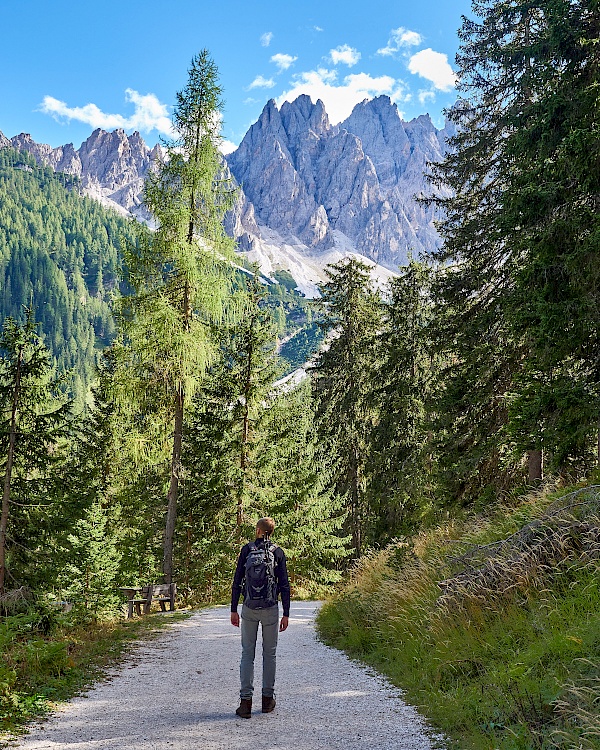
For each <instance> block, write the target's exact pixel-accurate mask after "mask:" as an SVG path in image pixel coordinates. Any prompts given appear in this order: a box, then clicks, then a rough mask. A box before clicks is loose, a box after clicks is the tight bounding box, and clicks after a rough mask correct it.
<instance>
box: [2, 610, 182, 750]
mask: <svg viewBox="0 0 600 750" xmlns="http://www.w3.org/2000/svg"><path fill="white" fill-rule="evenodd" d="M187 616H188V615H187V614H186V613H176V614H170V615H168V616H167V617H166V618H165V616H164V615H163V616H161V617H159V618H156V617H153V616H152V615H149V616H147V617H146V618H144V619H142V620H125V621H121V622H117V621H115V620H110V621H106V622H97V621H94V620H91V619H90V618H89V617H81V616H80V615H78V614H75V613H69V614H62V613H61V612H60V610H59V609H57V608H56V607H54V606H53V605H51V604H47V603H44V602H43V601H38V602H37V603H35V604H31V605H29V607H28V608H27V609H26V610H25V611H24V612H22V613H21V614H19V615H12V616H10V617H6V618H4V619H2V620H0V654H1V656H0V740H2V739H5V738H7V736H8V735H7V734H6V733H7V732H10V731H11V730H15V729H18V728H19V726H20V725H22V724H24V723H25V722H28V721H31V720H32V719H33V718H36V717H39V716H43V715H44V714H46V713H48V711H50V710H51V709H52V707H53V704H54V703H55V702H56V701H64V700H68V699H69V698H71V697H73V696H74V695H77V694H78V693H80V692H81V690H82V689H83V688H85V687H88V686H89V685H90V684H91V683H92V681H94V680H97V679H98V678H99V677H101V676H102V675H103V674H104V673H105V671H106V669H107V668H108V667H110V666H112V665H114V664H115V663H116V662H117V660H119V659H120V658H122V656H123V655H124V654H125V653H127V652H128V651H129V650H130V649H131V647H132V646H133V645H135V644H136V643H138V642H139V639H140V637H144V638H150V637H155V636H156V634H158V633H159V632H160V630H161V629H162V628H164V627H165V626H167V625H168V623H170V622H173V620H176V619H178V618H182V617H187ZM48 623H49V624H48Z"/></svg>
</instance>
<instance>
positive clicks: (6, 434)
mask: <svg viewBox="0 0 600 750" xmlns="http://www.w3.org/2000/svg"><path fill="white" fill-rule="evenodd" d="M0 351H1V352H2V359H1V360H0V408H1V411H2V415H3V416H2V422H1V423H0V429H1V432H0V446H1V449H2V453H1V457H0V465H1V467H2V476H3V492H2V512H1V515H0V594H2V593H4V588H5V585H6V579H7V574H10V571H9V565H8V557H7V553H8V552H9V551H10V550H11V548H15V546H16V545H18V546H19V548H20V549H21V552H20V553H19V554H20V556H21V558H23V551H27V550H28V549H30V544H31V542H32V541H33V540H32V539H28V538H26V537H27V533H26V527H27V526H28V523H29V521H30V520H31V518H30V517H31V514H33V515H34V516H35V517H39V511H38V508H39V507H40V505H42V506H45V507H50V505H51V503H50V502H49V497H48V487H49V485H50V484H51V483H52V481H53V477H52V471H53V470H54V471H56V469H57V464H58V463H59V462H60V461H61V460H62V456H61V454H60V451H58V450H57V446H58V444H59V443H60V441H61V440H63V439H64V438H65V437H66V436H67V434H68V418H69V413H70V409H71V405H70V403H69V402H64V399H62V403H61V401H60V400H59V399H58V389H59V386H60V380H56V379H52V378H51V374H50V373H51V367H50V361H49V354H48V350H47V349H46V347H45V346H44V345H43V343H42V342H41V339H40V336H39V334H38V332H37V324H36V322H35V320H34V317H33V311H32V310H28V311H27V313H26V320H25V323H24V324H23V325H19V324H18V323H16V322H15V321H14V320H13V319H12V318H7V319H6V320H5V321H4V327H3V330H2V335H1V336H0ZM15 498H18V501H16V502H17V503H18V505H17V510H18V516H19V523H16V524H15V522H14V518H13V519H12V521H13V523H12V524H11V505H13V504H14V503H15ZM13 516H14V513H13ZM48 516H49V517H51V514H50V513H49V514H48Z"/></svg>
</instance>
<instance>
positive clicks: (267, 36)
mask: <svg viewBox="0 0 600 750" xmlns="http://www.w3.org/2000/svg"><path fill="white" fill-rule="evenodd" d="M272 39H273V32H272V31H265V33H264V34H262V36H261V37H260V43H261V44H262V46H263V47H268V46H269V44H271V40H272Z"/></svg>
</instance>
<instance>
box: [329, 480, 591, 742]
mask: <svg viewBox="0 0 600 750" xmlns="http://www.w3.org/2000/svg"><path fill="white" fill-rule="evenodd" d="M599 515H600V489H599V488H593V487H591V488H585V489H579V490H577V491H576V492H573V493H567V492H566V491H565V492H563V493H554V494H552V493H546V494H541V495H538V496H535V497H529V498H527V499H525V500H524V501H523V502H521V503H520V504H518V505H517V506H516V507H512V508H507V507H503V508H499V509H497V510H496V511H495V512H493V513H490V512H488V513H487V516H486V518H481V517H479V518H471V519H467V520H463V521H461V522H453V523H448V524H447V525H445V526H444V527H441V528H438V529H435V530H432V531H429V532H427V533H424V534H422V535H420V536H418V537H416V538H415V539H414V540H412V541H411V542H409V543H398V544H395V545H391V546H390V547H388V548H387V549H386V550H384V551H382V552H379V553H377V554H373V555H370V556H367V557H366V558H363V559H362V560H360V561H359V563H358V565H357V567H356V570H355V572H354V575H353V577H352V580H351V581H350V582H349V584H348V585H347V587H346V588H345V590H344V591H342V592H341V593H340V594H339V595H338V596H337V597H336V598H335V599H334V600H333V601H331V602H329V603H328V604H326V605H325V606H324V607H323V609H322V611H321V613H320V616H319V621H318V627H319V629H320V632H321V635H322V637H323V638H324V639H325V640H326V641H327V642H329V643H330V644H332V645H335V646H337V647H339V648H343V649H345V650H346V651H348V652H349V653H350V654H352V655H354V656H357V657H359V658H361V659H362V660H364V661H366V662H367V663H369V664H370V665H372V666H374V667H375V668H376V669H378V670H379V671H381V672H383V673H384V674H386V675H387V676H388V677H389V678H390V679H391V680H392V681H393V682H394V683H395V684H396V685H398V686H400V687H402V688H403V689H404V690H405V693H406V697H407V699H408V700H409V701H410V702H412V703H413V704H415V705H417V706H419V707H420V708H421V710H422V712H423V713H424V714H425V715H426V716H427V717H429V718H430V720H431V721H432V723H434V724H435V725H436V726H437V727H439V728H440V729H442V730H443V731H444V732H445V733H446V735H447V736H448V737H449V738H450V746H451V747H453V748H460V749H461V750H468V749H471V748H472V749H473V750H484V749H485V750H488V749H489V750H492V749H495V748H497V749H498V750H500V749H502V750H525V749H529V748H533V749H536V748H563V747H564V748H581V750H590V749H593V748H596V749H597V748H600V518H599Z"/></svg>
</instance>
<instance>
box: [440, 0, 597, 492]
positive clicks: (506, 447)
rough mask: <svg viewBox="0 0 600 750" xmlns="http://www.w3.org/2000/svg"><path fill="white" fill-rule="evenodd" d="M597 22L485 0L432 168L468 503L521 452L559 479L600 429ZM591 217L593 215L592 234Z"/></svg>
mask: <svg viewBox="0 0 600 750" xmlns="http://www.w3.org/2000/svg"><path fill="white" fill-rule="evenodd" d="M594 7H595V6H594V4H593V3H590V2H588V1H587V0H583V1H582V2H570V0H559V1H558V2H555V1H554V0H543V1H540V2H536V3H533V4H532V3H528V2H524V1H523V0H475V2H474V3H473V9H474V12H475V14H476V16H477V20H475V21H472V20H466V19H465V21H464V23H463V27H462V29H461V31H460V37H461V42H462V45H461V49H460V52H459V55H458V56H457V61H458V64H459V67H460V70H459V89H460V90H461V91H462V92H463V97H462V98H461V99H460V100H459V102H458V103H457V105H456V106H455V107H454V108H453V110H452V111H451V112H450V116H451V118H452V119H453V120H454V122H455V123H456V124H457V125H458V134H457V135H456V137H455V138H454V139H453V143H452V145H453V147H454V148H453V150H452V151H451V152H450V154H449V156H448V157H447V159H446V160H445V162H444V163H443V164H441V165H439V166H436V167H434V169H433V172H434V178H435V181H437V182H440V183H443V184H444V185H446V186H449V187H450V188H451V195H450V197H446V198H437V199H434V200H435V201H436V202H437V203H438V205H440V206H441V207H442V208H443V209H444V213H445V218H444V220H443V221H442V223H441V231H442V235H443V237H444V246H443V248H442V250H441V251H440V252H439V253H438V254H437V255H436V257H437V259H438V260H439V261H441V262H442V263H444V264H446V267H445V269H444V271H443V273H442V274H440V285H439V289H438V297H439V298H440V299H441V302H442V307H441V309H440V312H439V316H440V318H441V319H442V320H443V321H444V322H445V324H446V325H445V327H442V328H441V331H442V334H443V338H444V339H445V340H446V341H448V342H451V345H450V347H449V350H450V351H449V359H448V362H449V367H448V370H447V379H446V382H447V387H446V389H445V394H444V396H443V407H442V410H441V411H442V414H445V415H446V421H445V424H442V425H441V426H442V427H443V428H445V430H446V432H447V435H448V436H449V440H448V441H447V444H446V447H447V451H446V453H447V455H449V456H451V460H450V461H449V462H447V466H448V468H449V472H450V474H452V473H453V474H454V476H455V477H456V478H458V477H461V476H462V479H461V480H460V483H461V484H462V487H459V486H458V484H457V482H456V481H455V482H454V490H455V491H456V492H458V493H460V492H464V490H465V484H466V485H468V484H469V482H471V481H475V482H479V483H481V481H482V479H483V483H486V482H487V481H488V480H490V483H496V484H497V482H498V478H499V477H502V475H503V472H502V470H501V469H502V464H503V463H504V465H505V466H506V465H508V466H510V463H511V462H510V461H509V460H508V452H509V451H510V450H513V449H516V451H517V453H520V454H522V453H524V452H526V453H527V454H528V456H529V477H530V479H531V480H534V479H537V478H539V477H540V476H541V451H542V449H544V448H546V449H549V450H550V451H551V452H553V454H554V456H555V458H556V459H557V462H558V468H560V467H561V465H564V463H565V460H566V458H567V455H568V454H569V453H571V454H573V452H575V453H577V451H578V450H579V449H578V447H577V446H578V445H579V446H582V444H583V443H585V438H584V439H583V442H582V440H581V438H582V436H585V434H586V433H587V434H588V435H589V430H590V429H591V425H592V424H595V423H596V422H597V413H598V401H597V398H596V396H595V395H594V394H595V393H596V392H597V386H596V383H597V377H596V375H593V374H592V371H591V369H590V366H589V364H588V366H587V368H586V366H584V365H583V360H582V357H583V358H584V359H585V358H586V357H587V355H586V354H585V352H589V353H591V352H592V351H594V350H596V351H597V347H596V343H595V334H593V333H591V332H592V331H597V328H598V326H597V321H598V318H597V302H596V301H595V300H597V282H596V281H594V280H593V279H594V278H597V274H595V273H594V272H592V268H593V267H594V262H593V257H594V255H595V254H596V253H597V242H596V240H595V239H594V238H595V237H596V236H597V230H596V229H595V226H596V224H597V221H598V218H597V217H598V214H597V210H595V209H594V208H593V206H594V201H595V198H594V196H595V195H597V186H596V185H595V184H594V180H597V175H598V169H597V168H595V167H594V166H593V161H594V160H596V156H595V154H596V151H595V150H594V146H593V144H591V143H590V142H589V136H587V135H585V133H586V132H587V133H592V132H594V131H595V130H596V129H597V126H598V123H597V117H598V107H597V101H598V100H597V96H598V93H597V86H595V83H594V81H596V80H597V72H596V71H597V60H598V55H597V44H595V42H594V40H595V39H597V37H598V34H597V9H596V10H594ZM579 206H582V207H589V208H584V215H585V216H586V218H585V219H584V220H583V221H580V220H579V217H580V215H581V212H580V211H579ZM575 217H577V218H575ZM586 269H587V270H586ZM593 359H594V355H592V357H591V360H593ZM591 360H586V361H591ZM586 369H587V372H588V374H589V377H588V375H584V373H585V371H586ZM592 369H593V367H592ZM581 377H583V378H584V381H583V382H582V381H581ZM573 378H578V379H579V384H578V386H577V388H576V389H575V390H574V391H573V393H572V394H571V398H570V399H565V398H564V396H563V395H561V394H564V391H565V385H566V382H567V381H568V380H569V379H573ZM586 378H587V380H586ZM590 378H591V379H590ZM574 401H577V402H578V404H579V405H578V407H576V408H573V407H574ZM569 402H570V403H569ZM576 422H578V424H576ZM576 433H578V434H579V438H577V437H575V439H574V434H576ZM561 446H562V447H561Z"/></svg>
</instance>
